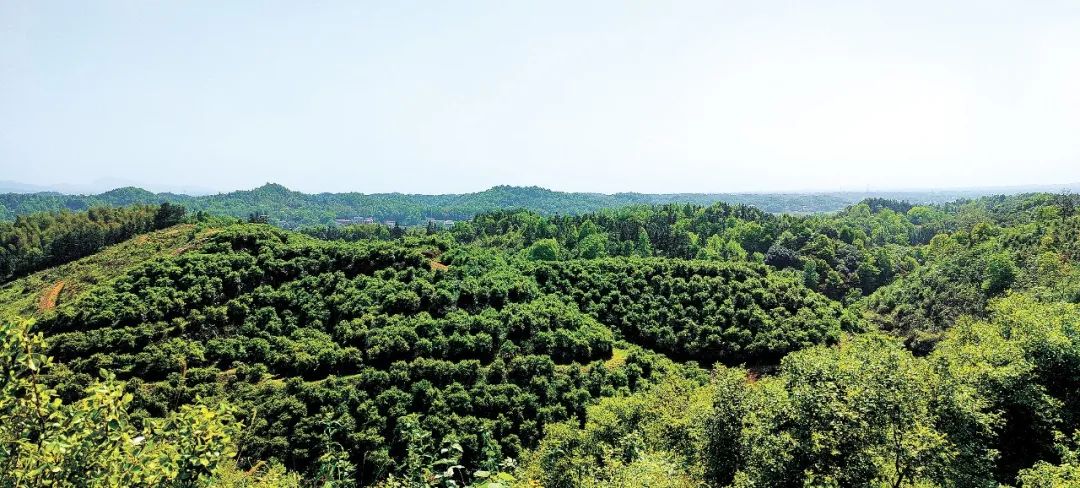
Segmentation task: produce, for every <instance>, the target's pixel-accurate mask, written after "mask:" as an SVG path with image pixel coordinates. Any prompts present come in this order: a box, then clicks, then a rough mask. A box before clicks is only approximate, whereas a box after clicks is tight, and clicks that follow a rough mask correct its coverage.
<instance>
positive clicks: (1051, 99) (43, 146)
mask: <svg viewBox="0 0 1080 488" xmlns="http://www.w3.org/2000/svg"><path fill="white" fill-rule="evenodd" d="M100 179H109V180H116V179H120V180H126V181H130V182H134V183H139V184H143V185H145V186H148V187H149V188H152V189H168V188H176V187H183V186H198V187H206V188H211V189H237V188H250V187H253V186H257V185H259V184H262V183H263V182H266V181H275V182H279V183H282V184H284V185H286V186H289V187H291V188H294V189H299V190H304V191H344V190H353V191H362V192H382V191H404V192H425V193H448V192H462V191H473V190H480V189H484V188H487V187H489V186H492V185H496V184H515V185H540V186H545V187H549V188H554V189H559V190H582V191H603V192H615V191H649V192H674V191H701V192H706V191H744V190H799V189H851V190H863V189H865V188H867V187H869V188H870V189H885V188H908V187H944V186H979V185H1009V184H1028V183H1066V182H1077V181H1080V1H1076V0H1068V1H1061V2H1046V1H1020V0H1014V1H1007V2H998V1H993V0H977V1H940V0H934V1H925V2H924V1H910V0H905V1H890V2H867V1H852V2H828V1H806V2H802V1H787V2H773V1H761V0H754V1H746V0H741V1H737V2H726V1H715V0H712V1H700V2H697V1H694V2H666V1H648V2H630V1H612V2H588V1H567V2H563V1H552V0H543V1H535V2H518V1H503V0H500V1H491V2H462V1H449V2H446V1H429V2H407V1H400V0H395V1H387V2H360V1H355V0H354V1H345V2H321V1H320V2H296V1H288V2H241V1H228V2H222V1H205V2H200V1H127V2H107V1H93V2H88V1H83V0H79V1H71V2H52V1H42V0H0V180H17V181H21V182H26V183H39V184H51V183H86V182H91V181H95V180H100Z"/></svg>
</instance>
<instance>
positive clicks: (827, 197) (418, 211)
mask: <svg viewBox="0 0 1080 488" xmlns="http://www.w3.org/2000/svg"><path fill="white" fill-rule="evenodd" d="M990 193H993V191H992V190H951V191H916V192H833V193H708V194H706V193H672V194H647V193H616V194H602V193H566V192H558V191H552V190H547V189H544V188H538V187H515V186H496V187H493V188H490V189H488V190H485V191H482V192H478V193H463V194H443V195H418V194H403V193H381V194H363V193H317V194H310V193H301V192H297V191H292V190H289V189H288V188H285V187H284V186H281V185H278V184H272V183H268V184H266V185H263V186H261V187H259V188H255V189H253V190H242V191H234V192H229V193H222V194H217V195H205V196H189V195H181V194H175V193H152V192H149V191H146V190H143V189H141V188H134V187H126V188H117V189H115V190H111V191H108V192H105V193H101V194H97V195H67V194H61V193H51V192H50V193H7V194H2V195H0V220H13V219H14V218H15V217H16V216H19V215H26V214H30V213H34V212H42V211H58V210H65V209H66V210H86V209H88V208H90V207H94V206H127V205H134V204H158V203H162V202H169V203H174V204H182V205H184V206H185V207H187V209H188V210H189V211H191V212H197V211H206V212H209V213H212V214H216V215H231V216H235V217H241V218H243V217H248V216H249V215H251V214H262V215H266V216H267V217H268V219H269V221H270V222H271V223H274V224H277V225H279V226H282V227H286V228H296V227H301V226H306V225H321V224H331V223H333V222H334V220H335V219H350V218H351V219H363V218H372V219H374V220H376V221H380V222H381V221H388V220H393V221H396V222H398V223H402V224H417V223H423V222H425V221H426V220H427V219H429V218H431V219H440V220H455V221H459V220H467V219H470V218H472V217H473V216H474V215H476V214H479V213H481V212H486V211H492V210H505V209H525V210H532V211H535V212H538V213H540V214H543V215H555V214H560V215H576V214H582V213H587V212H593V211H597V210H601V209H607V208H616V207H622V206H626V205H635V204H665V203H690V204H696V205H709V204H712V203H715V202H725V203H729V204H746V205H753V206H755V207H757V208H759V209H761V210H764V211H766V212H771V213H797V214H807V213H819V212H833V211H838V210H841V209H843V208H844V207H847V206H848V205H851V204H854V203H857V202H859V201H862V200H863V199H865V198H870V197H879V198H889V199H896V200H904V201H908V202H911V203H943V202H947V201H951V200H955V199H958V198H974V197H978V196H983V195H987V194H990ZM999 193H1000V191H999Z"/></svg>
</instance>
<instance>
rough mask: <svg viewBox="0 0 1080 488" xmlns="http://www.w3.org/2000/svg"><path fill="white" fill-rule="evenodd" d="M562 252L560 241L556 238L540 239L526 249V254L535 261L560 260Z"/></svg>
mask: <svg viewBox="0 0 1080 488" xmlns="http://www.w3.org/2000/svg"><path fill="white" fill-rule="evenodd" d="M560 253H561V252H560V250H559V243H558V241H556V240H555V239H540V240H539V241H536V242H534V243H533V244H532V245H531V246H529V248H528V249H527V250H526V251H525V255H526V256H528V258H529V259H530V260H533V261H558V259H559V255H560Z"/></svg>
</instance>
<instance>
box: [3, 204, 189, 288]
mask: <svg viewBox="0 0 1080 488" xmlns="http://www.w3.org/2000/svg"><path fill="white" fill-rule="evenodd" d="M183 217H184V207H179V206H176V205H170V204H168V203H163V204H161V205H160V206H156V207H155V206H133V207H129V208H108V207H96V208H91V209H90V210H88V211H85V212H68V211H62V212H51V213H37V214H32V215H29V216H25V217H19V218H17V219H15V222H13V223H9V222H0V283H2V282H4V281H7V280H10V279H11V278H12V277H13V276H18V275H22V274H26V273H29V272H32V271H37V270H39V269H43V268H46V267H50V266H56V265H58V264H62V263H66V262H68V261H72V260H75V259H78V258H81V257H83V256H87V255H90V254H93V253H95V252H97V251H98V250H100V249H101V248H103V247H105V246H107V245H110V244H116V243H118V242H121V241H124V240H127V239H129V238H131V237H132V236H134V235H136V234H142V233H145V232H148V231H151V230H156V229H163V228H165V227H169V226H172V225H175V224H176V223H178V222H180V220H181V219H182V218H183Z"/></svg>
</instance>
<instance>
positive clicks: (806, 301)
mask: <svg viewBox="0 0 1080 488" xmlns="http://www.w3.org/2000/svg"><path fill="white" fill-rule="evenodd" d="M533 272H534V273H535V274H536V279H537V281H538V282H539V283H540V285H541V288H542V289H543V290H544V291H546V292H550V293H555V294H559V295H564V296H567V297H571V298H572V299H573V300H574V301H576V302H577V303H578V305H579V306H580V307H581V309H582V310H583V311H585V312H587V313H588V314H590V315H592V316H594V317H596V319H597V320H599V321H600V322H601V323H604V324H607V325H609V326H611V327H612V328H613V329H615V330H617V331H619V332H621V333H622V335H623V337H624V338H626V339H627V340H629V341H630V342H633V343H635V344H638V345H640V346H642V347H645V348H648V349H652V350H655V351H659V352H663V353H664V354H666V355H668V356H669V357H673V358H678V359H682V360H694V361H698V362H701V363H704V364H712V363H715V362H723V363H726V364H740V363H752V364H772V363H775V362H776V361H778V360H779V359H780V358H781V357H783V356H784V355H785V354H787V353H788V352H790V351H794V350H797V349H802V348H804V347H807V346H810V345H815V344H828V343H832V342H835V341H836V340H838V339H839V338H840V334H841V332H842V331H845V330H847V331H851V330H853V329H855V328H856V327H857V324H856V322H857V319H856V318H855V317H852V316H850V315H849V314H846V313H845V312H844V311H843V310H842V308H841V307H840V306H839V305H838V304H837V303H835V302H832V301H830V300H828V299H826V298H825V297H823V296H821V295H819V294H817V293H815V292H813V291H811V290H809V289H807V288H806V287H805V286H803V284H802V282H801V281H800V280H798V279H797V278H796V277H793V276H784V275H780V274H777V273H774V272H770V270H769V269H768V268H767V267H765V266H762V265H758V264H750V263H741V262H705V261H683V260H673V259H661V258H649V259H644V258H630V259H626V258H623V259H614V258H609V259H600V260H582V261H564V262H550V263H543V264H540V265H537V266H535V268H534V271H533Z"/></svg>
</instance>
